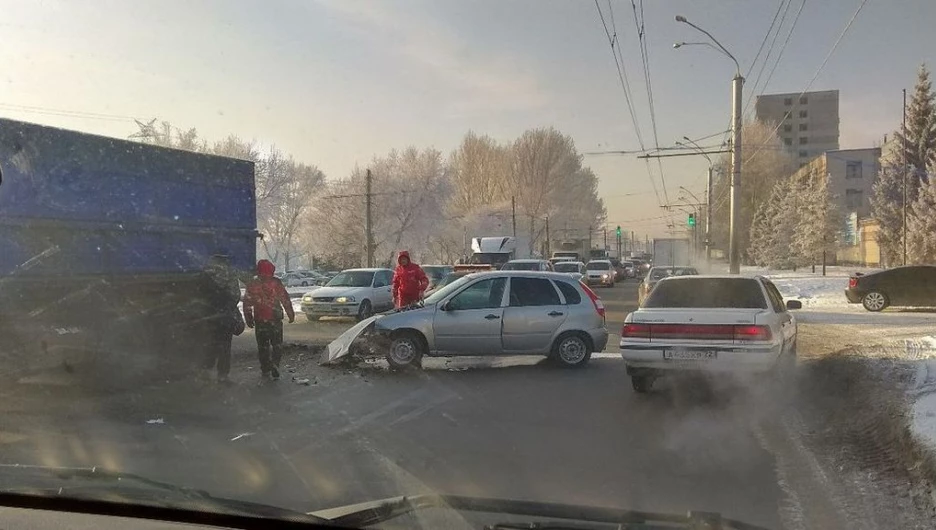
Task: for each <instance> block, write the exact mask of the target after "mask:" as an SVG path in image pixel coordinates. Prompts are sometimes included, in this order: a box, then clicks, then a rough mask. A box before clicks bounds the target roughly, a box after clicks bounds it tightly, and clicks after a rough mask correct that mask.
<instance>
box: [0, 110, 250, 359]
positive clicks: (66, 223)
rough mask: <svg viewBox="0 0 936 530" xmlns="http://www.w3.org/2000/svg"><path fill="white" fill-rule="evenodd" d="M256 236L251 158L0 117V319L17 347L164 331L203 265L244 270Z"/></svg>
mask: <svg viewBox="0 0 936 530" xmlns="http://www.w3.org/2000/svg"><path fill="white" fill-rule="evenodd" d="M256 237H257V233H256V200H255V190H254V168H253V164H252V163H251V162H248V161H242V160H236V159H231V158H225V157H219V156H212V155H203V154H197V153H192V152H187V151H182V150H177V149H170V148H163V147H156V146H152V145H145V144H141V143H137V142H131V141H127V140H118V139H113V138H106V137H101V136H96V135H91V134H85V133H80V132H75V131H68V130H63V129H57V128H52V127H45V126H40V125H35V124H30V123H24V122H18V121H12V120H6V119H0V249H2V251H0V320H2V321H3V322H4V324H5V325H6V327H7V328H9V327H11V326H13V327H14V331H19V333H18V334H19V335H21V337H20V338H22V339H23V340H26V341H29V340H31V339H34V338H36V337H34V335H35V334H36V333H40V334H41V333H42V330H45V331H48V329H49V328H50V327H52V328H54V329H57V330H59V332H57V333H53V334H58V335H69V334H70V333H61V330H62V329H65V330H74V331H75V334H79V335H82V336H83V337H85V338H88V339H89V340H91V341H97V342H100V340H101V336H102V335H107V336H118V335H125V334H128V333H129V334H131V335H133V334H141V335H144V336H145V335H150V334H151V333H152V334H154V335H156V336H160V334H162V336H165V334H166V332H167V328H168V327H173V328H178V327H179V326H180V325H183V324H185V322H186V321H187V320H188V321H191V320H192V319H195V320H197V315H194V314H192V313H191V312H192V311H195V310H194V309H192V308H193V307H196V306H197V304H193V303H192V302H193V301H195V300H196V299H197V295H198V292H197V285H198V280H199V278H201V272H202V271H203V270H204V267H205V265H206V262H207V260H208V258H209V257H210V256H212V255H215V254H224V255H227V256H229V257H230V263H231V265H232V266H233V267H234V268H235V269H237V270H240V271H244V272H246V271H249V270H250V269H251V268H252V267H253V264H254V262H255V259H256ZM187 311H188V313H187ZM143 328H146V329H145V330H144V329H143ZM152 328H156V329H152ZM160 328H161V329H160ZM37 330H39V331H37ZM143 331H145V333H141V332H143Z"/></svg>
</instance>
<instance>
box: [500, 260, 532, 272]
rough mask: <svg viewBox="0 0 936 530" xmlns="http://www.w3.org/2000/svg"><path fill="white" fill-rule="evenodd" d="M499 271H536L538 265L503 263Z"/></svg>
mask: <svg viewBox="0 0 936 530" xmlns="http://www.w3.org/2000/svg"><path fill="white" fill-rule="evenodd" d="M501 270H505V271H538V270H540V264H539V262H538V261H512V262H509V263H505V264H504V266H503V267H501Z"/></svg>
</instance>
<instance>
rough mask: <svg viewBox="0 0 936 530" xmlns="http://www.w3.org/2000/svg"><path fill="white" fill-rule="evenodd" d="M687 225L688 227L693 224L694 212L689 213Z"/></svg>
mask: <svg viewBox="0 0 936 530" xmlns="http://www.w3.org/2000/svg"><path fill="white" fill-rule="evenodd" d="M689 226H690V227H693V226H695V214H694V213H691V214H689Z"/></svg>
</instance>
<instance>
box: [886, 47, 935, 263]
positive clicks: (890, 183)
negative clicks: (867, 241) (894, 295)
mask: <svg viewBox="0 0 936 530" xmlns="http://www.w3.org/2000/svg"><path fill="white" fill-rule="evenodd" d="M894 138H895V142H896V146H897V148H896V149H895V150H894V152H892V153H891V154H890V155H889V156H888V157H887V158H886V159H885V160H883V161H882V164H881V172H880V174H879V175H878V179H877V181H876V182H875V183H874V189H873V194H872V197H871V212H872V216H873V217H874V218H875V219H877V221H878V223H879V224H880V231H879V232H878V236H877V241H878V245H879V246H880V248H881V258H882V259H883V261H884V264H885V265H887V266H891V267H893V266H895V265H900V264H902V263H903V230H904V226H903V223H904V216H903V209H904V181H905V180H906V188H907V189H906V194H907V254H909V255H913V256H918V255H925V252H926V251H925V250H923V249H921V250H920V251H919V252H917V251H916V250H914V249H913V248H911V247H913V246H915V245H921V244H924V238H926V237H927V234H917V233H912V232H914V230H915V229H913V228H911V227H912V226H918V227H920V226H927V222H928V219H926V217H928V216H932V215H933V214H934V213H936V212H934V211H932V210H931V208H932V205H931V204H930V202H929V201H928V199H923V198H922V197H920V198H919V201H918V196H919V195H920V194H919V190H920V187H921V186H922V185H924V184H925V183H928V182H929V180H930V179H929V177H928V175H929V173H930V172H932V171H933V169H934V168H936V93H934V92H933V84H932V82H931V81H930V75H929V70H927V69H926V65H921V66H920V70H919V74H918V76H917V83H916V86H915V87H914V90H913V94H912V95H911V97H910V101H909V102H908V105H907V123H906V126H905V127H904V126H903V125H901V127H900V129H899V130H898V131H897V132H895V133H894ZM920 201H922V202H920ZM918 202H920V203H919V204H917V203H918ZM928 210H929V212H928ZM927 212H928V213H927ZM930 233H931V232H930ZM933 237H936V236H933ZM921 253H922V254H921ZM908 261H909V262H912V261H913V260H912V259H911V258H910V256H908Z"/></svg>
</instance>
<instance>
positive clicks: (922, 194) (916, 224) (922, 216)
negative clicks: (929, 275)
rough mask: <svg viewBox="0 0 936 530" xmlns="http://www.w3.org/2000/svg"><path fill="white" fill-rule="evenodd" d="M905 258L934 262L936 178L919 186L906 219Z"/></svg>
mask: <svg viewBox="0 0 936 530" xmlns="http://www.w3.org/2000/svg"><path fill="white" fill-rule="evenodd" d="M907 260H908V261H909V262H910V263H919V264H932V263H936V179H928V180H927V181H926V182H925V183H923V184H922V185H921V186H920V189H919V192H918V194H917V198H916V200H915V201H914V202H913V204H912V205H911V210H910V214H909V215H908V219H907Z"/></svg>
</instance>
